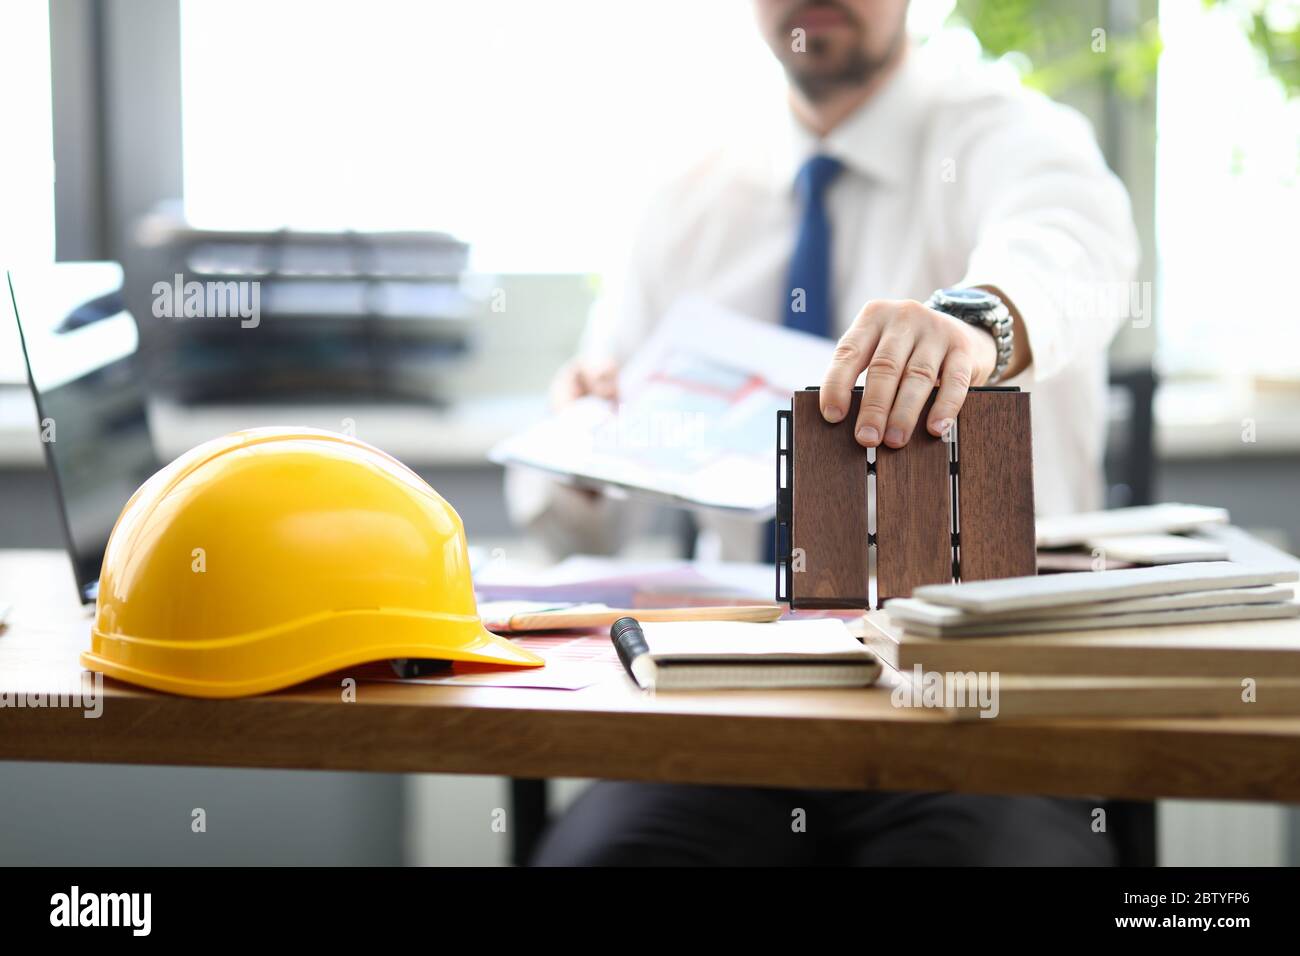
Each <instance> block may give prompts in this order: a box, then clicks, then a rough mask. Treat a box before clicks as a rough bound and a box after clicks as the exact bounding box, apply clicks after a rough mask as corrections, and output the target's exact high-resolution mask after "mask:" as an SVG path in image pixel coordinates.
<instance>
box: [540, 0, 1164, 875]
mask: <svg viewBox="0 0 1300 956" xmlns="http://www.w3.org/2000/svg"><path fill="white" fill-rule="evenodd" d="M755 8H756V12H757V16H758V20H759V24H760V27H761V29H762V32H763V35H764V37H765V38H766V40H767V42H768V44H769V46H770V47H771V48H772V51H773V52H774V53H775V54H776V56H777V57H778V59H779V60H780V61H781V63H782V65H783V66H784V68H785V72H786V75H787V78H788V80H789V104H788V106H789V108H788V110H786V111H785V112H786V114H787V115H786V116H785V117H783V118H782V122H780V123H779V124H777V128H776V129H774V130H772V131H768V133H767V134H765V135H761V136H759V137H758V138H756V139H755V140H754V141H753V142H748V143H739V142H737V143H733V144H731V146H730V148H729V149H727V150H724V151H721V152H718V153H716V154H714V155H712V156H710V157H709V158H707V159H706V160H705V161H703V162H701V163H700V164H698V165H697V166H696V167H695V168H693V169H692V170H691V171H690V172H689V173H688V174H686V175H685V176H683V177H682V178H680V179H679V180H678V181H677V182H676V183H674V185H673V186H672V187H671V188H670V189H669V191H668V192H667V194H666V195H665V196H663V197H660V199H659V200H658V201H657V202H656V203H655V205H654V208H655V210H656V213H655V215H653V216H652V217H651V219H650V220H649V221H648V222H647V223H646V224H645V226H644V227H643V229H642V232H641V234H640V238H639V241H638V243H637V246H636V249H635V253H634V258H633V261H632V263H631V267H630V269H629V270H628V273H627V275H626V276H625V277H624V281H623V283H622V285H621V286H620V287H618V288H617V289H616V290H615V291H614V292H613V294H611V295H610V296H608V297H606V299H605V301H604V302H603V303H602V304H601V305H600V306H598V309H597V311H596V313H595V314H594V315H593V318H592V321H591V323H590V325H589V328H588V330H587V334H586V336H585V338H584V341H583V345H582V349H581V353H580V355H579V357H578V358H576V359H575V360H574V361H573V362H572V363H570V365H569V366H567V367H566V369H565V370H564V371H563V372H562V373H561V376H560V378H559V380H558V381H557V383H556V387H555V394H556V396H557V398H558V399H560V400H564V399H568V398H572V397H576V396H579V395H583V394H604V395H610V396H612V395H613V383H614V370H615V369H616V368H617V367H618V365H619V364H620V363H621V362H623V361H624V360H626V359H627V358H628V356H630V355H631V354H632V352H634V351H635V350H636V349H637V347H638V346H639V345H640V344H641V343H642V342H643V341H644V340H645V338H646V337H647V336H648V334H649V333H650V331H651V330H652V328H653V326H654V324H655V322H656V321H658V320H659V319H660V317H661V316H663V315H664V314H665V313H666V312H667V311H668V308H669V307H670V306H671V305H672V304H673V302H674V301H676V300H677V299H678V298H680V297H682V296H686V295H691V296H698V297H704V298H708V299H711V300H713V301H715V302H717V303H718V304H721V305H724V306H727V307H730V308H731V309H733V310H736V311H739V312H742V313H745V314H747V315H750V316H753V317H755V318H758V319H762V320H766V321H773V322H784V323H785V324H786V325H789V326H793V327H796V328H801V329H802V330H804V331H811V332H814V333H818V334H823V335H826V336H827V337H828V342H827V359H828V370H827V373H826V377H825V380H824V381H823V382H822V383H821V384H822V390H821V405H822V412H823V415H824V416H825V417H826V418H827V419H828V420H831V421H837V420H839V419H840V418H841V417H842V416H843V409H846V408H848V398H849V390H850V388H851V387H852V385H853V383H854V381H855V380H856V379H858V377H859V375H860V374H861V373H862V372H863V371H866V373H867V374H866V379H865V393H864V399H863V402H862V409H861V413H860V414H859V417H858V421H857V423H856V425H855V433H856V434H857V436H858V440H859V441H860V442H861V443H862V444H863V445H864V446H867V447H873V446H876V445H879V444H881V443H883V444H885V445H888V446H892V447H897V446H900V445H902V444H904V443H905V442H906V441H907V440H908V438H909V437H910V435H911V434H912V432H913V430H914V429H915V428H917V427H920V428H926V429H928V430H929V431H931V432H932V433H934V434H940V433H941V432H942V430H943V428H944V425H945V422H946V421H947V420H948V419H950V418H952V417H953V416H955V415H956V414H957V411H958V410H959V409H960V407H961V403H962V401H963V399H964V397H965V394H966V390H967V388H968V387H969V386H972V385H981V384H987V383H988V382H989V381H990V380H991V379H993V378H994V376H995V372H996V373H997V377H996V380H997V381H998V382H999V383H1000V384H1002V383H1005V384H1009V385H1018V386H1020V387H1022V388H1024V389H1027V390H1030V391H1032V393H1033V442H1034V470H1035V481H1036V487H1035V501H1036V505H1037V507H1038V510H1039V512H1040V513H1060V512H1068V511H1077V510H1084V509H1090V508H1095V507H1100V505H1101V500H1102V498H1101V461H1102V452H1103V440H1104V427H1105V408H1104V401H1105V353H1106V347H1107V345H1108V344H1109V342H1110V340H1111V338H1112V336H1113V335H1114V333H1115V332H1116V330H1117V329H1118V326H1119V324H1120V321H1121V315H1122V312H1121V308H1113V306H1114V304H1115V303H1116V300H1117V298H1118V297H1117V296H1116V295H1114V294H1111V293H1113V292H1114V290H1115V289H1116V288H1117V287H1118V288H1127V283H1128V282H1129V281H1130V280H1131V279H1132V277H1133V273H1134V270H1135V267H1136V261H1137V255H1138V252H1137V240H1136V236H1135V231H1134V228H1133V223H1132V219H1131V214H1130V210H1129V205H1128V199H1127V196H1126V194H1125V192H1124V189H1123V187H1122V186H1121V185H1120V183H1119V182H1118V180H1116V178H1115V177H1114V176H1113V175H1112V174H1111V173H1110V172H1109V171H1108V170H1107V168H1106V165H1105V163H1104V161H1103V159H1102V157H1101V155H1100V153H1099V151H1098V149H1097V147H1096V144H1095V142H1094V141H1093V137H1092V133H1091V130H1090V129H1089V128H1088V125H1087V123H1086V122H1085V121H1084V120H1083V119H1082V118H1081V117H1080V116H1078V115H1077V114H1076V113H1074V112H1073V111H1071V110H1069V109H1067V108H1065V107H1063V106H1060V105H1057V104H1054V103H1052V102H1051V101H1049V100H1047V99H1045V98H1043V97H1041V96H1038V95H1036V94H1032V93H1029V92H1027V91H1025V90H1023V89H1021V88H1019V87H1018V86H1016V85H1008V84H1006V83H1003V82H999V81H998V80H997V79H993V78H991V77H990V75H989V73H988V72H987V71H986V70H985V69H983V68H981V69H974V68H971V67H966V68H964V69H962V68H954V67H951V66H950V65H948V64H944V63H939V62H934V61H933V60H927V59H926V58H925V57H924V55H923V54H921V53H919V52H918V51H916V50H914V49H912V48H911V47H910V46H909V44H908V41H907V39H906V32H905V29H904V26H905V19H906V12H907V2H906V0H829V2H805V0H755ZM944 287H962V288H967V289H969V288H975V287H978V288H980V289H983V290H987V291H988V292H991V293H993V294H994V295H995V296H996V297H997V299H1000V300H1001V303H1002V304H1004V305H1005V307H1006V309H1007V310H1008V311H1009V313H1010V320H1011V326H1012V334H1011V336H1010V339H1009V341H1007V339H1006V337H1005V336H1004V337H1003V339H1002V340H1001V341H995V338H994V335H992V334H990V332H989V331H988V329H987V328H985V327H981V326H980V325H978V324H972V323H971V322H969V321H963V320H962V319H960V318H956V317H954V316H953V315H949V314H944V313H942V312H939V311H935V310H934V309H931V308H928V307H927V306H925V305H923V304H922V303H923V302H925V301H926V300H927V298H928V297H929V296H930V295H931V293H932V292H933V291H934V290H936V289H941V288H944ZM994 301H996V300H994ZM1080 303H1084V304H1085V305H1088V306H1091V307H1089V308H1083V309H1081V308H1079V305H1080ZM835 340H837V341H835ZM833 342H835V344H832V343H833ZM935 387H937V388H938V390H939V393H938V399H937V400H936V403H935V405H934V407H933V409H932V411H931V413H930V415H929V416H928V418H927V419H925V420H919V416H920V411H921V408H922V405H923V403H924V402H925V400H926V398H928V396H929V395H930V394H931V392H932V390H933V389H934V388H935ZM522 497H526V496H525V495H522V494H518V493H517V494H516V496H515V498H516V508H515V511H516V514H517V515H518V516H521V517H523V518H525V519H530V520H532V521H533V523H534V525H535V526H538V527H541V528H543V529H544V528H546V527H547V526H548V524H549V526H550V527H551V528H560V527H563V528H567V529H570V531H569V533H570V534H573V531H572V529H574V528H597V527H600V526H601V524H602V522H605V523H608V519H610V517H611V515H612V514H613V508H612V506H611V505H609V504H608V503H606V502H602V501H601V500H600V499H599V498H598V497H594V496H590V495H582V494H578V493H574V492H572V491H571V490H561V489H558V488H557V489H551V490H549V491H548V492H547V493H546V495H534V496H533V499H532V503H531V505H529V506H527V507H521V506H518V501H519V500H520V498H522ZM722 530H723V532H724V537H729V538H730V539H731V540H732V542H733V546H732V547H724V548H723V549H722V554H723V556H725V557H737V558H740V557H749V558H752V557H754V556H755V549H756V546H757V541H758V532H757V530H756V529H753V528H752V527H751V528H749V529H743V530H744V531H745V532H746V533H747V536H745V534H742V533H741V531H742V529H738V528H735V527H732V528H729V529H722ZM571 540H573V539H571ZM576 540H577V543H578V544H579V545H580V544H581V543H582V539H581V538H578V539H576ZM737 542H738V544H737ZM799 800H804V801H805V802H812V803H815V805H816V806H817V807H818V808H819V812H824V813H825V814H826V816H827V817H828V818H831V819H833V820H834V821H835V823H834V826H832V827H830V828H828V829H829V831H833V832H835V833H836V834H838V836H837V838H836V839H837V843H836V847H837V848H839V849H840V850H843V849H844V848H845V847H848V848H849V849H848V850H847V851H845V852H847V854H848V858H849V859H852V860H855V861H857V862H899V861H907V860H910V861H917V860H922V859H923V860H926V861H929V862H945V861H947V862H952V861H956V862H1082V863H1088V862H1108V861H1109V860H1110V859H1111V854H1112V852H1113V851H1112V848H1111V846H1110V844H1109V842H1108V841H1107V840H1106V839H1105V838H1104V837H1098V838H1095V839H1090V838H1089V837H1090V836H1095V835H1092V834H1091V831H1090V829H1089V826H1088V822H1089V819H1090V817H1089V808H1088V807H1086V806H1085V805H1084V804H1083V803H1082V802H1074V801H1061V800H1047V799H1039V798H1012V797H971V796H966V797H959V796H954V795H949V794H926V795H917V794H906V795H904V794H869V793H847V794H828V793H820V794H818V793H815V792H814V793H809V792H793V791H755V790H742V789H741V788H688V787H668V786H656V785H647V784H608V783H607V784H599V785H597V786H596V787H594V788H593V789H592V790H591V791H589V792H588V794H587V795H586V796H585V797H584V798H583V799H582V800H580V801H579V804H578V805H577V807H575V809H574V811H573V812H572V813H571V814H570V815H569V817H568V818H566V819H565V820H564V821H563V822H562V823H561V824H560V825H559V826H558V827H557V828H556V830H555V831H553V833H552V834H551V836H550V837H549V839H548V842H547V844H546V846H545V847H544V848H543V851H542V854H541V862H544V863H546V862H628V861H638V862H688V861H698V862H738V861H754V860H763V859H770V860H777V859H788V860H795V859H805V855H806V854H807V853H809V852H810V848H811V847H812V846H813V844H815V843H816V842H817V841H815V840H804V841H802V842H799V841H795V842H794V843H791V841H790V840H789V837H788V830H789V820H790V815H789V814H790V807H791V806H801V804H800V803H798V802H797V801H799ZM791 801H796V802H794V803H792V802H791ZM742 818H743V819H746V820H748V821H750V822H748V823H745V824H740V823H737V824H736V825H735V826H734V827H732V828H731V829H727V828H726V827H722V824H720V823H719V821H720V820H740V819H742ZM908 826H910V827H911V835H912V837H913V839H911V840H910V841H909V840H907V839H905V838H904V837H905V835H906V833H905V831H906V829H907V827H908ZM719 827H722V830H723V832H722V833H721V834H717V833H714V834H712V835H710V832H707V831H708V830H709V828H713V829H714V830H717V829H718V828H719ZM782 828H783V829H784V831H786V832H783V833H777V832H775V831H776V830H780V829H782ZM900 828H902V829H900ZM886 832H889V833H891V834H893V835H892V836H890V837H889V838H888V839H885V837H884V834H885V833H886ZM900 834H901V835H900ZM882 841H883V842H882ZM918 848H919V849H918ZM909 854H910V855H909ZM918 854H919V855H918ZM927 854H928V856H927ZM751 857H752V859H751Z"/></svg>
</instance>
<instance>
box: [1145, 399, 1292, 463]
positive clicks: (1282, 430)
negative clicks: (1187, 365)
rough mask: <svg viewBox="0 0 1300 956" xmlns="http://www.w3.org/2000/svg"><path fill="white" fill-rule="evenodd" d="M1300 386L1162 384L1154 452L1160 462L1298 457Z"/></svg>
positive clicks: (1157, 400)
mask: <svg viewBox="0 0 1300 956" xmlns="http://www.w3.org/2000/svg"><path fill="white" fill-rule="evenodd" d="M1297 411H1300V383H1296V384H1285V383H1279V384H1277V385H1275V386H1274V385H1270V386H1268V387H1265V388H1253V387H1251V386H1250V385H1249V384H1236V383H1233V382H1229V381H1226V380H1225V381H1172V382H1162V383H1161V384H1160V386H1159V388H1158V389H1157V390H1156V412H1155V414H1156V454H1157V455H1158V457H1160V458H1162V459H1195V458H1233V457H1263V456H1278V455H1292V454H1300V415H1298V414H1297Z"/></svg>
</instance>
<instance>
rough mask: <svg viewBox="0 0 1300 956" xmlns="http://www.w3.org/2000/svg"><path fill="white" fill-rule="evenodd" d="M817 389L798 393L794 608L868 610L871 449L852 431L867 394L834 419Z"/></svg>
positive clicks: (793, 524) (794, 442) (792, 525)
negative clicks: (833, 421)
mask: <svg viewBox="0 0 1300 956" xmlns="http://www.w3.org/2000/svg"><path fill="white" fill-rule="evenodd" d="M818 395H819V393H818V392H816V391H803V392H795V393H794V405H793V414H792V416H791V419H792V422H791V424H792V428H791V439H792V445H793V450H794V451H793V458H794V474H793V489H792V507H791V522H790V543H791V573H790V577H789V580H790V606H791V607H795V608H858V607H862V608H865V607H867V606H868V597H867V593H868V591H867V575H868V567H867V553H868V542H867V453H866V449H864V448H863V447H862V446H861V445H859V444H858V443H857V441H855V440H854V437H853V428H854V424H855V423H856V421H857V417H858V407H859V405H860V404H861V402H862V396H861V394H860V393H856V392H855V393H854V395H853V399H852V401H851V403H850V405H849V411H848V414H847V415H845V416H844V418H843V420H841V421H839V422H837V423H836V424H834V425H832V424H830V423H829V422H827V421H826V420H825V419H823V418H822V414H821V408H820V406H819V405H818Z"/></svg>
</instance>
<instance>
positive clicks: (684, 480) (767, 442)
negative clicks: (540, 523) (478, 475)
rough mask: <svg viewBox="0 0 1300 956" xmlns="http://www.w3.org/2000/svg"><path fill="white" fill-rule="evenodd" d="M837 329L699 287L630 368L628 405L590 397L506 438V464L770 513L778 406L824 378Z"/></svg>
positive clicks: (623, 386) (683, 501)
mask: <svg viewBox="0 0 1300 956" xmlns="http://www.w3.org/2000/svg"><path fill="white" fill-rule="evenodd" d="M830 353H831V346H830V344H829V343H828V342H827V340H826V339H823V338H819V337H817V336H814V335H807V334H805V333H802V332H794V331H791V330H789V329H785V328H782V327H780V326H777V325H771V324H768V323H764V322H759V321H756V320H754V319H750V318H746V317H745V316H742V315H738V314H737V313H734V312H730V311H728V310H725V309H721V308H719V307H718V306H715V305H712V304H709V303H705V302H702V301H700V300H696V299H690V300H684V301H682V302H681V303H679V304H678V305H677V306H676V307H674V308H673V309H672V311H671V312H670V313H669V314H668V315H667V316H665V317H664V320H663V322H662V323H661V324H660V326H659V328H658V329H657V330H656V332H655V333H654V335H653V336H652V337H651V338H650V340H649V341H648V342H647V343H646V345H645V347H644V348H643V349H642V350H641V351H640V352H638V353H637V355H636V356H635V357H634V358H633V359H632V360H631V361H630V362H629V363H628V365H627V366H626V368H624V370H623V372H622V374H621V375H620V378H619V405H618V406H617V407H614V406H612V405H610V404H609V403H608V402H605V401H602V400H600V399H594V398H591V399H582V400H579V401H577V402H574V403H573V404H571V405H569V406H567V407H566V408H564V409H561V410H560V411H558V412H556V413H555V414H553V415H552V416H550V417H549V418H546V419H545V420H543V421H541V422H539V423H537V424H535V425H534V426H532V427H531V428H528V429H526V430H525V431H523V432H522V433H520V434H518V435H515V436H512V437H511V438H508V439H506V440H505V441H504V442H502V443H500V444H499V445H497V446H496V447H495V448H494V449H493V450H492V453H491V454H490V456H489V457H490V458H491V459H492V460H493V461H495V462H497V463H498V464H517V465H524V466H528V467H532V468H539V469H542V470H544V471H547V472H550V473H552V474H555V475H560V476H564V477H567V478H570V479H572V480H574V481H576V482H578V483H582V484H596V485H604V486H611V487H615V488H619V489H623V490H625V491H627V492H629V493H632V494H636V495H641V496H648V497H653V498H657V499H659V500H668V501H671V502H674V503H676V504H680V505H684V506H686V507H691V508H705V509H718V510H722V511H727V512H732V513H740V514H748V515H751V516H753V517H754V518H758V519H761V518H765V517H770V516H771V515H772V514H774V513H775V510H776V501H775V499H776V488H775V481H776V477H775V476H776V450H775V449H776V412H777V410H778V409H781V408H786V407H788V406H789V403H790V393H791V392H793V391H796V390H798V389H801V388H804V387H805V386H807V385H813V384H818V383H820V382H821V380H822V376H823V375H824V374H825V372H826V365H827V363H828V362H829V361H830Z"/></svg>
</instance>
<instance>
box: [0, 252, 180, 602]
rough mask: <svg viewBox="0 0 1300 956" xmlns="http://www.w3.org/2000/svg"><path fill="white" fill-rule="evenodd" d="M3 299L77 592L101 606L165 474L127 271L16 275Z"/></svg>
mask: <svg viewBox="0 0 1300 956" xmlns="http://www.w3.org/2000/svg"><path fill="white" fill-rule="evenodd" d="M0 292H3V294H4V295H3V297H4V298H6V299H8V302H7V303H6V304H8V305H12V307H13V310H14V314H15V317H16V319H17V322H18V330H19V333H20V336H21V340H22V344H23V351H24V354H25V357H26V360H27V373H28V380H29V381H30V383H31V387H32V394H33V397H34V398H35V401H36V415H37V420H38V427H39V429H40V437H41V443H42V445H43V446H44V449H45V457H46V461H47V463H48V465H49V468H50V473H51V477H52V479H53V481H54V487H55V492H56V494H57V496H58V499H59V506H60V509H61V511H62V517H63V526H64V532H65V534H66V537H67V543H68V552H69V554H70V555H71V557H72V565H73V570H74V572H75V573H76V576H77V587H78V590H79V591H80V593H81V596H82V599H83V600H85V601H93V600H94V599H95V590H96V583H97V581H98V579H99V569H100V565H101V564H102V563H103V558H104V548H105V546H106V545H107V544H108V536H109V533H110V532H111V531H112V530H113V524H114V523H115V522H116V521H117V516H118V515H119V514H120V513H121V511H122V507H123V505H125V504H126V502H127V499H128V498H130V497H131V494H132V493H133V492H134V491H135V489H136V488H138V487H139V486H140V484H141V483H143V482H144V480H145V479H146V478H148V477H149V476H150V475H151V474H153V473H154V472H155V471H156V470H157V469H158V461H157V458H156V456H155V454H154V449H153V443H152V441H151V439H150V435H149V423H148V419H147V417H146V413H145V394H144V389H143V386H142V384H141V373H140V369H139V359H138V355H137V346H138V343H139V332H138V330H137V328H136V324H135V320H134V319H133V318H132V317H131V315H130V314H129V313H128V312H127V311H126V308H125V304H124V302H123V298H122V269H121V267H120V266H118V265H116V264H115V263H104V262H89V263H60V264H58V265H54V266H45V267H37V268H30V269H21V270H14V271H13V272H10V273H9V274H8V288H7V289H4V290H0Z"/></svg>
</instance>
